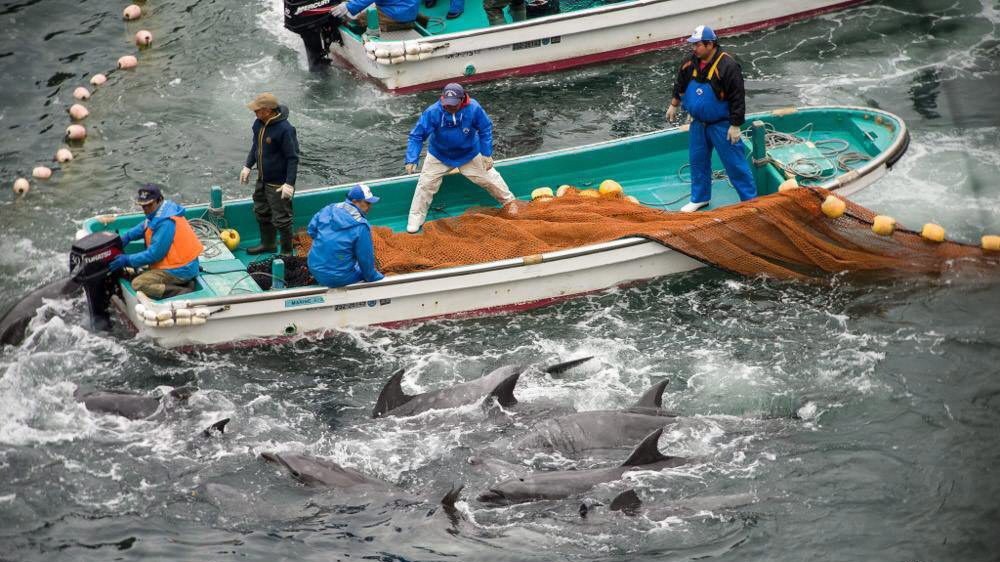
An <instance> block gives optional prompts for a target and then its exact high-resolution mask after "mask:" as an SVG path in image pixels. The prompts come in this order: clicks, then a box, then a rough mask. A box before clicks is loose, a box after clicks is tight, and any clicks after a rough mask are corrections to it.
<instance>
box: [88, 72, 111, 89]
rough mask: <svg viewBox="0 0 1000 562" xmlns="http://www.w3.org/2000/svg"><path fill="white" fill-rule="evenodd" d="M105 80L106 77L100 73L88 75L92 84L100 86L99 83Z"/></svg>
mask: <svg viewBox="0 0 1000 562" xmlns="http://www.w3.org/2000/svg"><path fill="white" fill-rule="evenodd" d="M107 81H108V77H107V76H105V75H103V74H101V73H97V74H95V75H93V76H91V77H90V83H91V84H92V85H94V86H100V85H101V84H104V83H105V82H107Z"/></svg>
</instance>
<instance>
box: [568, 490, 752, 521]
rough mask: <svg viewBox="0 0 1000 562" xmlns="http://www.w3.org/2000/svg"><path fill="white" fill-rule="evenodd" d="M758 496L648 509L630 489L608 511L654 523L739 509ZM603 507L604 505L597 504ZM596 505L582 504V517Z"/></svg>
mask: <svg viewBox="0 0 1000 562" xmlns="http://www.w3.org/2000/svg"><path fill="white" fill-rule="evenodd" d="M757 501H758V499H757V496H756V495H754V494H750V493H743V494H731V495H726V496H699V497H695V498H687V499H683V500H678V501H675V502H672V504H671V505H669V506H652V507H646V506H645V505H644V504H643V502H642V500H641V499H640V498H639V495H638V494H637V493H636V492H635V490H634V489H632V488H629V489H628V490H625V491H624V492H622V493H620V494H618V495H617V496H615V497H614V499H613V500H611V505H609V506H608V511H617V512H620V513H623V514H625V515H640V514H641V515H644V516H645V517H646V518H647V519H650V520H653V521H662V520H664V519H666V518H668V517H691V516H694V515H697V514H698V513H700V512H703V511H720V510H729V509H737V508H740V507H745V506H748V505H751V504H753V503H756V502H757ZM596 505H602V504H596ZM596 505H589V504H587V503H581V504H580V509H579V512H580V517H587V516H588V515H590V514H591V513H592V512H593V511H594V509H595V508H596Z"/></svg>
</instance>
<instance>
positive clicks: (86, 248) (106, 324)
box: [69, 232, 123, 331]
mask: <svg viewBox="0 0 1000 562" xmlns="http://www.w3.org/2000/svg"><path fill="white" fill-rule="evenodd" d="M122 253H123V250H122V239H121V237H120V236H118V235H117V234H115V233H114V232H95V233H93V234H90V235H88V236H84V237H83V238H81V239H79V240H77V241H76V243H74V244H73V249H72V250H70V254H69V273H70V275H71V276H72V277H73V280H74V281H76V282H77V283H79V284H80V285H83V290H84V291H85V292H86V293H87V304H88V305H89V307H90V327H91V329H93V330H102V331H106V330H109V329H110V328H111V316H110V315H109V314H108V306H109V305H110V304H111V296H112V295H113V294H115V292H116V291H117V290H118V278H119V277H120V276H121V275H120V274H119V273H118V272H115V273H111V271H110V268H109V267H108V265H109V264H110V263H111V260H113V259H115V257H117V256H118V255H120V254H122Z"/></svg>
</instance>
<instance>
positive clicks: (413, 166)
mask: <svg viewBox="0 0 1000 562" xmlns="http://www.w3.org/2000/svg"><path fill="white" fill-rule="evenodd" d="M403 168H404V169H405V170H406V173H407V174H415V173H417V165H416V164H407V165H406V166H403Z"/></svg>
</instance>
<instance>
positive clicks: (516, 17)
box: [510, 0, 528, 22]
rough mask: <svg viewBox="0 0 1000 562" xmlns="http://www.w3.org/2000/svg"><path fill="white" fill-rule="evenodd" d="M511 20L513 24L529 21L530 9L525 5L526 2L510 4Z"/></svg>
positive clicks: (516, 0) (521, 0)
mask: <svg viewBox="0 0 1000 562" xmlns="http://www.w3.org/2000/svg"><path fill="white" fill-rule="evenodd" d="M515 2H516V4H515ZM510 19H511V21H512V22H519V21H524V20H526V19H528V8H527V6H526V5H525V2H524V0H520V1H518V0H514V1H513V2H511V3H510Z"/></svg>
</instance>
